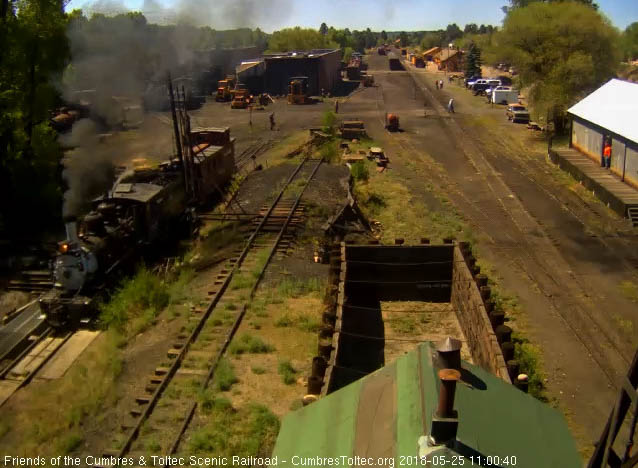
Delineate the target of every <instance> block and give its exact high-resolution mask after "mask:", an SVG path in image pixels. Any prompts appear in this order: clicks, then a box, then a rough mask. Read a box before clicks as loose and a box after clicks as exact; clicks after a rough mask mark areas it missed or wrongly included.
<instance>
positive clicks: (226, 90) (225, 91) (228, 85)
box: [215, 75, 235, 102]
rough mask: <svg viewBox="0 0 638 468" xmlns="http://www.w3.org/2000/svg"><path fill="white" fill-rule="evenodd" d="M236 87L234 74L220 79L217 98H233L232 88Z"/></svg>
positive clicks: (226, 99)
mask: <svg viewBox="0 0 638 468" xmlns="http://www.w3.org/2000/svg"><path fill="white" fill-rule="evenodd" d="M234 87H235V78H234V77H233V76H232V75H229V76H227V77H226V79H225V80H219V81H218V82H217V94H216V95H215V100H216V101H218V102H225V101H230V100H232V98H233V95H232V90H233V88H234Z"/></svg>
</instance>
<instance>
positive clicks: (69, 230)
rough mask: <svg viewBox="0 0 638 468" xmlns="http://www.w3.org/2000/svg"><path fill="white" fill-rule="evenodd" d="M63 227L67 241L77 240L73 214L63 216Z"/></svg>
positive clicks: (75, 220) (75, 222) (75, 219)
mask: <svg viewBox="0 0 638 468" xmlns="http://www.w3.org/2000/svg"><path fill="white" fill-rule="evenodd" d="M64 227H65V229H66V239H67V241H69V242H77V241H78V227H77V218H76V217H75V216H65V217H64Z"/></svg>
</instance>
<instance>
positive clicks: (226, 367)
mask: <svg viewBox="0 0 638 468" xmlns="http://www.w3.org/2000/svg"><path fill="white" fill-rule="evenodd" d="M237 382H239V379H238V378H237V376H236V375H235V369H234V368H233V365H232V364H231V363H230V362H229V361H228V359H226V358H222V359H221V360H220V361H219V364H218V366H217V369H216V370H215V388H216V389H217V390H218V391H220V392H227V391H228V390H230V388H231V387H232V386H233V385H234V384H236V383H237Z"/></svg>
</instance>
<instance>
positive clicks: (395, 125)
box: [385, 114, 399, 132]
mask: <svg viewBox="0 0 638 468" xmlns="http://www.w3.org/2000/svg"><path fill="white" fill-rule="evenodd" d="M385 128H387V129H388V130H389V131H391V132H398V131H399V116H398V115H396V114H386V117H385Z"/></svg>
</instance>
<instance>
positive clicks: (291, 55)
mask: <svg viewBox="0 0 638 468" xmlns="http://www.w3.org/2000/svg"><path fill="white" fill-rule="evenodd" d="M335 52H341V51H340V50H339V49H312V50H295V51H290V52H277V53H274V54H264V59H265V60H273V59H279V60H281V59H302V58H318V57H321V56H323V55H328V54H333V53H335Z"/></svg>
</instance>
